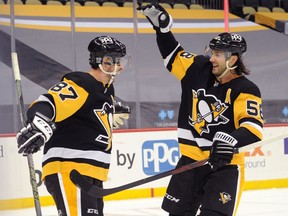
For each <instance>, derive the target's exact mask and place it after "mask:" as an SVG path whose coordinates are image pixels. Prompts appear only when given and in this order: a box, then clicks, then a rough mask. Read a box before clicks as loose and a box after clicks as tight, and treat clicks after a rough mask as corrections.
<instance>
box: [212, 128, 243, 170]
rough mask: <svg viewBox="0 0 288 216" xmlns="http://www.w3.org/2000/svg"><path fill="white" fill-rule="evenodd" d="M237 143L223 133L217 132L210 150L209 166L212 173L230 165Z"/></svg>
mask: <svg viewBox="0 0 288 216" xmlns="http://www.w3.org/2000/svg"><path fill="white" fill-rule="evenodd" d="M237 143H238V141H237V140H236V139H235V138H234V137H232V136H231V135H229V134H227V133H224V132H217V133H216V134H215V136H214V138H213V144H212V147H211V150H210V158H209V164H210V165H211V168H212V170H213V171H216V170H218V168H220V167H223V166H226V165H227V164H230V163H231V160H232V158H233V155H234V152H235V148H236V145H237Z"/></svg>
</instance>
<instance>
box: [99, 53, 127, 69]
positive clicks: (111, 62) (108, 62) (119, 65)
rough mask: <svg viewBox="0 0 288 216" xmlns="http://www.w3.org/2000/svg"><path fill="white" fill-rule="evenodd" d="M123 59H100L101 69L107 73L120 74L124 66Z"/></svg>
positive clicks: (108, 57) (106, 57)
mask: <svg viewBox="0 0 288 216" xmlns="http://www.w3.org/2000/svg"><path fill="white" fill-rule="evenodd" d="M122 59H123V58H117V57H111V56H104V57H103V59H102V67H103V69H104V70H105V71H107V72H116V73H118V72H120V71H121V70H123V69H124V66H125V64H124V63H123V60H122Z"/></svg>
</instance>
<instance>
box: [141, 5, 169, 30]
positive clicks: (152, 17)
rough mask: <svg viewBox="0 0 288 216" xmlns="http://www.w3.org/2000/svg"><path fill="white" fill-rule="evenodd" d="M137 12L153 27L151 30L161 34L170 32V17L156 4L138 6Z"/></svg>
mask: <svg viewBox="0 0 288 216" xmlns="http://www.w3.org/2000/svg"><path fill="white" fill-rule="evenodd" d="M137 10H138V11H139V12H140V13H141V14H143V15H144V16H146V18H147V19H148V21H149V22H150V23H151V24H152V25H153V28H154V29H155V30H156V31H158V32H162V33H167V32H169V31H170V30H171V28H172V25H173V19H172V17H171V16H170V15H169V14H168V13H167V11H166V10H165V9H164V8H163V7H162V6H160V5H159V4H157V3H151V4H147V5H145V6H140V7H138V8H137Z"/></svg>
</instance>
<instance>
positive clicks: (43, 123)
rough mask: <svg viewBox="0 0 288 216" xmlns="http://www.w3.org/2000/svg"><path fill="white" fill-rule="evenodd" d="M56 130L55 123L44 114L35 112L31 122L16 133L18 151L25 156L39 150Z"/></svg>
mask: <svg viewBox="0 0 288 216" xmlns="http://www.w3.org/2000/svg"><path fill="white" fill-rule="evenodd" d="M55 130H56V126H55V123H54V122H52V121H51V120H50V119H49V118H47V117H46V116H44V115H42V114H40V113H36V115H35V116H34V118H33V121H32V122H29V123H28V124H27V125H26V126H25V127H23V128H22V129H21V130H20V131H19V132H18V133H17V134H16V139H17V143H18V153H19V154H23V155H24V156H26V155H27V154H33V153H35V152H37V151H39V150H40V147H41V146H43V145H44V144H45V143H46V142H47V141H48V140H49V139H50V138H51V136H52V135H53V131H55Z"/></svg>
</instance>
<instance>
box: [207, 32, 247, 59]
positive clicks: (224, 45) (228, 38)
mask: <svg viewBox="0 0 288 216" xmlns="http://www.w3.org/2000/svg"><path fill="white" fill-rule="evenodd" d="M209 47H210V49H215V50H222V51H224V52H230V53H232V54H239V55H241V54H243V53H244V52H246V50H247V44H246V41H245V39H244V38H243V37H242V36H241V35H239V34H235V33H228V32H224V33H221V34H219V35H218V36H216V37H215V38H213V39H212V40H211V41H210V43H209Z"/></svg>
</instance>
